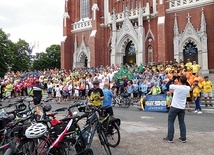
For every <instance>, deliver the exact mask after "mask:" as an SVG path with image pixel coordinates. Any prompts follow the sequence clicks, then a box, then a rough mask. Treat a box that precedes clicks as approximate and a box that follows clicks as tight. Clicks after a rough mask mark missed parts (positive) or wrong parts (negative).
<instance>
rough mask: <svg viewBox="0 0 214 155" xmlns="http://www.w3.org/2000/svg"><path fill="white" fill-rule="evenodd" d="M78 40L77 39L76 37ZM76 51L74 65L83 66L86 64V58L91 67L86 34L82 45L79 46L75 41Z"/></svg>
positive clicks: (88, 65)
mask: <svg viewBox="0 0 214 155" xmlns="http://www.w3.org/2000/svg"><path fill="white" fill-rule="evenodd" d="M75 38H76V37H75ZM75 40H76V39H75ZM75 46H76V48H75V51H74V55H73V58H74V60H73V67H74V68H75V67H83V66H84V65H85V59H87V60H88V62H87V67H90V49H89V47H88V46H86V44H85V36H84V34H83V35H82V42H81V44H80V47H77V43H76V41H75Z"/></svg>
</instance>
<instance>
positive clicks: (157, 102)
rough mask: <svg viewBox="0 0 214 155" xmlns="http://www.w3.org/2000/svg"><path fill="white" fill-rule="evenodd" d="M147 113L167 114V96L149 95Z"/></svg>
mask: <svg viewBox="0 0 214 155" xmlns="http://www.w3.org/2000/svg"><path fill="white" fill-rule="evenodd" d="M145 111H161V112H166V111H167V109H166V95H165V94H158V95H147V96H146V103H145Z"/></svg>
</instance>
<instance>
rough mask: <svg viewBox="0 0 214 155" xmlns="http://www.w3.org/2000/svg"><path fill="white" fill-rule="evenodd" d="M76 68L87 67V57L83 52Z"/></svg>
mask: <svg viewBox="0 0 214 155" xmlns="http://www.w3.org/2000/svg"><path fill="white" fill-rule="evenodd" d="M77 67H88V57H87V56H86V54H85V53H84V52H82V53H81V54H80V55H79V60H78V65H77Z"/></svg>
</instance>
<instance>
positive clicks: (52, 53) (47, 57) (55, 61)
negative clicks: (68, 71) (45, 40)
mask: <svg viewBox="0 0 214 155" xmlns="http://www.w3.org/2000/svg"><path fill="white" fill-rule="evenodd" d="M54 68H60V46H59V45H51V46H50V47H48V48H47V49H46V53H37V54H36V56H35V60H34V62H33V69H34V70H43V69H54Z"/></svg>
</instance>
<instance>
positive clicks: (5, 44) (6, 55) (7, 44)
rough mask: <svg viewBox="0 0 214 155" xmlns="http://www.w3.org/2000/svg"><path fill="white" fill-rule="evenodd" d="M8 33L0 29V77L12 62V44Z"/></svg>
mask: <svg viewBox="0 0 214 155" xmlns="http://www.w3.org/2000/svg"><path fill="white" fill-rule="evenodd" d="M9 36H10V35H9V34H6V33H5V32H4V31H3V30H2V29H0V64H1V65H0V77H2V76H4V75H5V73H6V72H7V71H8V70H9V67H11V63H12V59H11V57H12V51H13V50H12V49H13V46H14V44H13V43H12V41H11V40H9Z"/></svg>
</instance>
